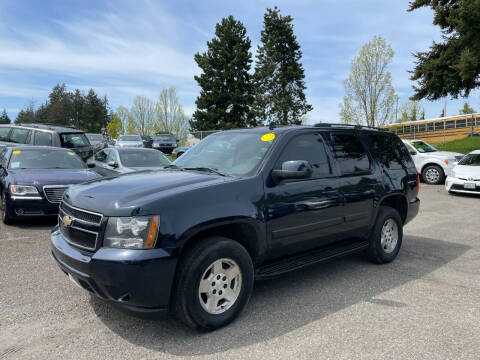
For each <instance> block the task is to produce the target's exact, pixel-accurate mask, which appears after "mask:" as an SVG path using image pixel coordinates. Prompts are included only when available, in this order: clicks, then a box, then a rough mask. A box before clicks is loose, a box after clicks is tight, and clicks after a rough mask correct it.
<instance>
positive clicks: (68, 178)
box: [8, 169, 100, 186]
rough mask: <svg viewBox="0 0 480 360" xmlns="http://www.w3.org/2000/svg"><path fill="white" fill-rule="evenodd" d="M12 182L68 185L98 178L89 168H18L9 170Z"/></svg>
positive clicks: (36, 184)
mask: <svg viewBox="0 0 480 360" xmlns="http://www.w3.org/2000/svg"><path fill="white" fill-rule="evenodd" d="M8 172H9V175H10V176H11V178H12V180H13V181H12V183H15V184H21V185H35V186H44V185H70V184H79V183H83V182H86V181H90V180H94V179H98V178H100V175H98V174H97V173H96V172H93V171H91V170H89V169H18V170H9V171H8Z"/></svg>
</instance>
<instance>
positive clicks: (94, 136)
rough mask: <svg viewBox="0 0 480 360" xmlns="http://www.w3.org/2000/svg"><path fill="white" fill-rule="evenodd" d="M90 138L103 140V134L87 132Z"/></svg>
mask: <svg viewBox="0 0 480 360" xmlns="http://www.w3.org/2000/svg"><path fill="white" fill-rule="evenodd" d="M87 138H88V140H93V141H103V136H102V135H100V134H87Z"/></svg>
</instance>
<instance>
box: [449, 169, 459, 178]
mask: <svg viewBox="0 0 480 360" xmlns="http://www.w3.org/2000/svg"><path fill="white" fill-rule="evenodd" d="M450 177H452V178H456V177H457V176H456V174H455V170H451V171H450Z"/></svg>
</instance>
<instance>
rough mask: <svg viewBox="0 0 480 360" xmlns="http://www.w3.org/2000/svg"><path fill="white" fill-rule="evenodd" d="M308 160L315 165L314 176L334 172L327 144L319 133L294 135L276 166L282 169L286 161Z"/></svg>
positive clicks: (317, 176)
mask: <svg viewBox="0 0 480 360" xmlns="http://www.w3.org/2000/svg"><path fill="white" fill-rule="evenodd" d="M292 160H306V161H308V162H309V163H310V165H312V167H313V175H312V177H313V178H320V177H325V176H328V175H330V174H331V173H332V169H331V166H330V163H329V161H328V157H327V154H326V152H325V145H324V144H323V140H322V138H321V137H320V135H318V134H305V135H299V136H296V137H294V138H293V139H292V140H290V142H289V143H288V144H287V146H286V147H285V149H284V150H283V153H282V155H281V156H280V158H279V159H278V161H277V165H276V166H275V168H277V169H280V168H281V167H282V164H283V163H284V162H285V161H292Z"/></svg>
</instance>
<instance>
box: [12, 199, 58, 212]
mask: <svg viewBox="0 0 480 360" xmlns="http://www.w3.org/2000/svg"><path fill="white" fill-rule="evenodd" d="M58 205H59V204H55V203H51V202H50V201H48V200H47V199H45V198H44V197H42V196H41V195H36V196H12V195H8V197H7V207H8V211H9V213H10V215H11V216H14V217H42V216H53V215H56V214H58Z"/></svg>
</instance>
